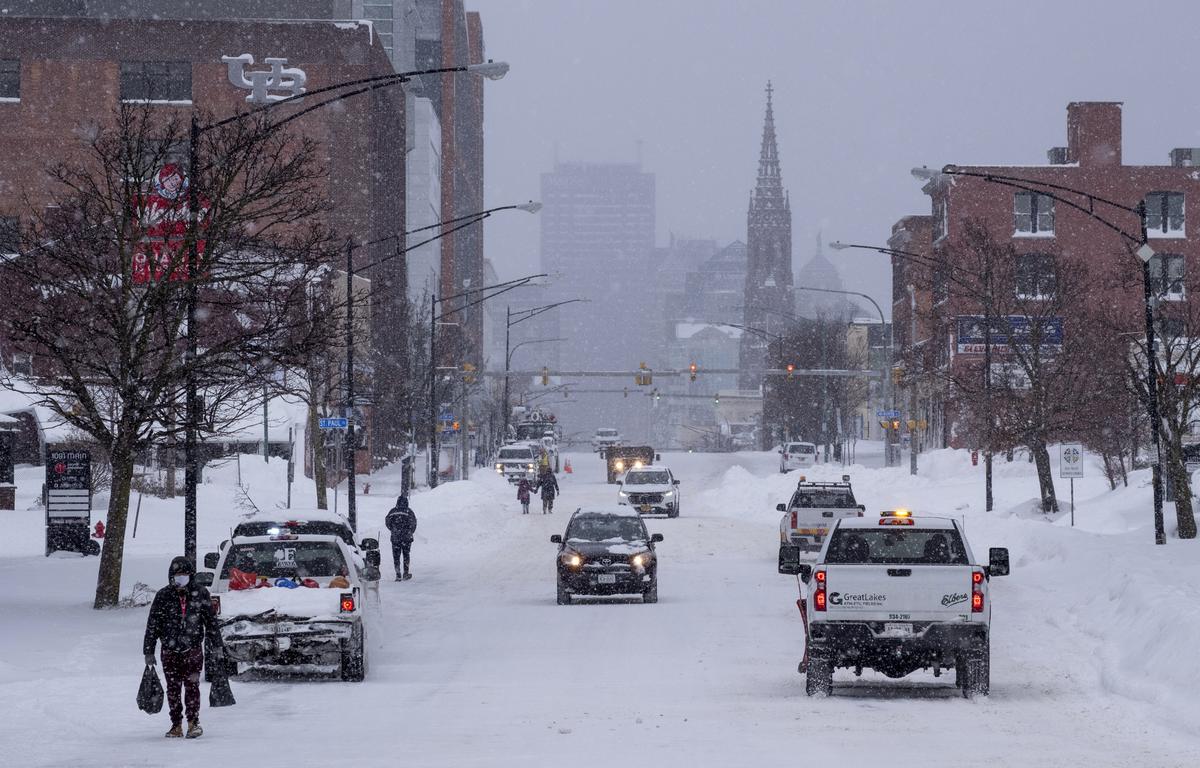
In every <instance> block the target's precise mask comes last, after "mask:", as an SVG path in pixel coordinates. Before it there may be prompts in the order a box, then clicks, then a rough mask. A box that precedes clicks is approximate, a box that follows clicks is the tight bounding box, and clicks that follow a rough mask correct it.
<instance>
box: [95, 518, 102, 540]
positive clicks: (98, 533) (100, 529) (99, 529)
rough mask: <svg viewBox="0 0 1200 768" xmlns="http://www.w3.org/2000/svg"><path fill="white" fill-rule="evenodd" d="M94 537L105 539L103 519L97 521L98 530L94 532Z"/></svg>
mask: <svg viewBox="0 0 1200 768" xmlns="http://www.w3.org/2000/svg"><path fill="white" fill-rule="evenodd" d="M92 538H93V539H103V538H104V521H103V520H97V521H96V530H95V532H94V533H92Z"/></svg>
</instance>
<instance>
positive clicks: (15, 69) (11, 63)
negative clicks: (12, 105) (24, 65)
mask: <svg viewBox="0 0 1200 768" xmlns="http://www.w3.org/2000/svg"><path fill="white" fill-rule="evenodd" d="M20 98H21V62H20V61H18V60H17V59H0V99H20Z"/></svg>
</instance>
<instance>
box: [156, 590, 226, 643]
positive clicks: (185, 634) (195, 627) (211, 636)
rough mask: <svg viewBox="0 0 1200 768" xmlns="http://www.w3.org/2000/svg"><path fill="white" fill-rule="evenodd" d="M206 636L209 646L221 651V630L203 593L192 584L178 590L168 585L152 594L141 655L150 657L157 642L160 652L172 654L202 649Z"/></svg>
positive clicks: (207, 597) (206, 594)
mask: <svg viewBox="0 0 1200 768" xmlns="http://www.w3.org/2000/svg"><path fill="white" fill-rule="evenodd" d="M206 636H207V639H208V642H209V644H210V645H212V646H214V647H217V648H219V647H221V630H220V628H219V627H218V626H217V617H216V615H215V614H213V610H212V598H211V597H209V594H208V590H207V589H205V588H204V587H202V586H200V585H199V584H196V583H189V584H188V585H187V586H186V587H184V588H183V589H182V590H181V589H178V588H177V587H176V586H175V585H174V584H168V585H167V586H165V587H163V588H162V589H160V590H158V592H157V593H155V595H154V602H152V603H150V616H149V617H148V618H147V619H146V636H145V639H144V640H143V641H142V653H143V654H144V655H147V656H149V655H151V654H153V653H154V645H155V643H156V642H158V641H160V640H161V641H162V647H163V649H164V650H168V651H173V652H175V653H179V652H182V651H190V650H194V649H197V648H202V647H204V640H205V637H206Z"/></svg>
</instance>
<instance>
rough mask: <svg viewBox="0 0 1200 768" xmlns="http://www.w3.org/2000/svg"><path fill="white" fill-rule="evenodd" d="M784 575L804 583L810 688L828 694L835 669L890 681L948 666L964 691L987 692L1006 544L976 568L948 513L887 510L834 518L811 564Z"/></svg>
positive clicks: (937, 671) (793, 567) (937, 673)
mask: <svg viewBox="0 0 1200 768" xmlns="http://www.w3.org/2000/svg"><path fill="white" fill-rule="evenodd" d="M781 570H782V568H781ZM786 572H789V573H795V574H797V575H799V576H800V578H801V579H802V580H803V581H804V582H805V583H806V584H808V595H807V596H806V598H805V614H806V634H807V637H808V668H807V680H806V690H807V693H808V695H810V696H812V695H814V694H822V695H828V694H829V693H830V692H831V691H832V686H833V671H834V669H836V668H839V667H841V668H848V669H853V670H854V672H855V674H858V675H861V674H862V670H863V669H864V668H869V669H874V670H876V671H877V672H881V673H882V674H884V675H887V676H888V677H893V678H899V677H904V676H905V675H908V674H910V673H912V672H914V671H916V670H918V669H929V670H930V671H932V672H933V674H934V676H938V677H940V676H941V673H942V671H943V670H949V669H953V670H954V671H955V682H956V684H957V686H958V687H959V688H960V689H962V693H963V695H964V696H966V697H972V696H975V695H985V696H986V695H987V693H988V689H989V686H990V665H991V645H990V642H991V620H992V602H991V595H990V584H991V579H992V577H994V576H1005V575H1007V574H1008V572H1009V560H1008V550H1007V549H1004V548H1001V547H997V548H993V549H991V550H990V552H989V558H988V564H987V565H983V564H981V563H979V562H978V561H976V559H975V557H974V555H973V554H972V552H971V548H970V546H969V544H968V543H967V540H966V537H965V536H963V533H962V530H961V528H960V527H959V525H958V523H957V522H956V521H955V520H952V519H949V518H942V517H925V516H914V515H913V514H912V513H911V512H910V511H908V510H903V509H901V510H888V511H886V512H883V513H882V514H881V515H880V516H879V517H877V518H866V517H864V518H844V519H841V520H838V521H837V522H836V523H835V524H834V526H833V528H832V529H831V531H830V533H829V536H828V538H827V539H826V541H825V544H824V546H823V547H822V549H821V552H820V554H819V555H818V556H817V559H816V562H815V563H813V564H811V565H810V564H801V563H797V564H795V565H789V566H788V570H787V571H786Z"/></svg>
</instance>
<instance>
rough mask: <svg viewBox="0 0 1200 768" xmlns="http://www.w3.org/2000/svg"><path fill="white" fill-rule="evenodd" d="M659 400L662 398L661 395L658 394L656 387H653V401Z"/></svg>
mask: <svg viewBox="0 0 1200 768" xmlns="http://www.w3.org/2000/svg"><path fill="white" fill-rule="evenodd" d="M659 400H662V395H660V394H659V393H658V390H657V389H655V390H654V402H656V403H657V402H658V401H659Z"/></svg>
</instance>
